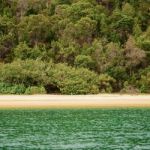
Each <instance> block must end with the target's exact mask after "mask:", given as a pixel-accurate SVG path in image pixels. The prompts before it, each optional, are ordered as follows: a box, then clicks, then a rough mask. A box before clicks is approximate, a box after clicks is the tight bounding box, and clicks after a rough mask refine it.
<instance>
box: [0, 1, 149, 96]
mask: <svg viewBox="0 0 150 150" xmlns="http://www.w3.org/2000/svg"><path fill="white" fill-rule="evenodd" d="M149 68H150V2H149V0H63V1H62V0H42V1H41V0H13V1H12V0H0V89H2V90H0V93H12V94H24V93H26V94H30V93H31V94H34V93H54V92H57V93H62V94H95V93H100V92H120V91H124V92H128V91H129V90H128V89H132V90H133V92H135V91H138V92H144V93H150V82H149V80H150V69H149ZM17 88H20V89H22V90H17Z"/></svg>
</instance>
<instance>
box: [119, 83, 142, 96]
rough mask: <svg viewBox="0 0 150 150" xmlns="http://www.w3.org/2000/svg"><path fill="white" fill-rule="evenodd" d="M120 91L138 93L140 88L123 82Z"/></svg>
mask: <svg viewBox="0 0 150 150" xmlns="http://www.w3.org/2000/svg"><path fill="white" fill-rule="evenodd" d="M120 92H121V93H127V94H138V93H140V90H139V89H138V88H136V87H135V86H134V85H130V84H129V83H128V82H125V83H124V88H123V89H122V90H121V91H120Z"/></svg>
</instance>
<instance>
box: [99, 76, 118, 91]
mask: <svg viewBox="0 0 150 150" xmlns="http://www.w3.org/2000/svg"><path fill="white" fill-rule="evenodd" d="M115 83H116V80H115V79H114V78H112V77H111V76H109V75H107V74H101V75H100V76H99V90H100V92H102V93H105V92H108V93H111V92H113V86H114V84H115Z"/></svg>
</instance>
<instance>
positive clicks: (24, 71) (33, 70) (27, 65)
mask: <svg viewBox="0 0 150 150" xmlns="http://www.w3.org/2000/svg"><path fill="white" fill-rule="evenodd" d="M51 65H52V63H44V62H42V61H39V60H35V61H34V60H26V61H20V60H18V61H15V62H12V63H10V64H1V65H0V82H6V83H12V84H24V85H25V86H32V85H45V84H48V83H49V78H48V76H47V74H46V71H47V70H48V69H49V68H51V67H52V66H51Z"/></svg>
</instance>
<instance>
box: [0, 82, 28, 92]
mask: <svg viewBox="0 0 150 150" xmlns="http://www.w3.org/2000/svg"><path fill="white" fill-rule="evenodd" d="M25 90H26V88H25V86H24V85H22V84H19V85H12V84H9V83H0V94H24V93H25Z"/></svg>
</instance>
